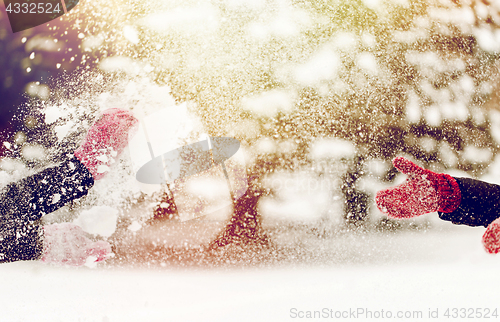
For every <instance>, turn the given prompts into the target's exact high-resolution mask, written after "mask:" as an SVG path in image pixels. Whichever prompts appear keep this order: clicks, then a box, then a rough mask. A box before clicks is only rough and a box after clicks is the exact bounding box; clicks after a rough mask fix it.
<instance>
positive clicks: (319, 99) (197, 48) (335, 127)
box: [0, 0, 500, 262]
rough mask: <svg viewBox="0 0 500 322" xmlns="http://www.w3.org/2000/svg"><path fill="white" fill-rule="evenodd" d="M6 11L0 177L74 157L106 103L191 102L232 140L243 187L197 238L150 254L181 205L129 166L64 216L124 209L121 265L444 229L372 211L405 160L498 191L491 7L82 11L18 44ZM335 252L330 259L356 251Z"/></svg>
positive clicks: (227, 4)
mask: <svg viewBox="0 0 500 322" xmlns="http://www.w3.org/2000/svg"><path fill="white" fill-rule="evenodd" d="M0 8H1V11H0V111H1V122H0V123H1V124H0V126H1V128H2V132H1V139H2V144H1V146H0V153H1V156H2V161H1V163H0V166H1V168H2V172H3V174H2V178H4V181H9V180H14V178H17V177H19V176H21V174H26V173H29V172H30V171H36V170H37V169H40V168H41V167H44V166H47V165H49V164H51V163H53V162H55V161H57V160H58V156H60V155H61V154H62V153H66V152H71V151H72V149H74V148H75V147H76V146H77V144H78V142H79V141H78V140H79V138H81V135H82V134H83V133H84V132H85V131H84V130H85V129H86V128H87V127H88V126H89V125H90V124H91V121H92V120H93V119H94V117H95V115H96V111H98V110H102V109H104V108H108V107H115V106H117V107H123V108H129V109H131V110H133V111H134V112H137V113H139V114H145V115H147V114H148V113H152V112H154V111H158V110H160V109H162V108H164V107H165V106H172V105H175V104H181V103H184V102H187V103H188V104H189V106H190V112H191V113H192V114H193V115H194V116H195V117H196V118H197V119H198V120H199V121H200V123H201V124H202V126H203V128H204V130H205V131H206V132H207V133H208V134H209V135H211V136H230V137H234V138H236V139H238V140H239V141H240V142H241V144H242V153H243V154H244V156H245V164H246V167H247V168H246V175H247V177H248V189H247V192H246V193H245V195H244V196H243V197H242V198H240V199H238V200H237V201H235V202H234V206H233V207H232V209H231V214H230V216H229V217H228V218H227V220H224V221H223V222H221V223H219V224H218V225H215V226H213V227H212V228H210V229H208V230H209V232H206V235H207V236H209V237H207V238H206V239H203V238H202V237H197V238H194V240H193V238H192V236H191V238H187V237H186V236H185V235H193V234H194V233H193V232H197V231H206V230H207V229H206V228H202V227H201V226H203V225H204V224H203V223H201V222H197V223H190V224H184V226H183V228H179V227H178V226H176V227H177V228H175V230H176V231H177V232H179V231H180V232H182V233H178V234H177V235H175V234H174V235H175V237H176V238H175V239H176V242H172V241H170V240H163V242H162V243H158V240H159V239H160V237H158V234H160V235H161V234H165V229H166V231H170V230H169V229H174V228H168V227H174V226H175V225H177V224H175V225H173V224H171V223H169V218H172V216H171V214H175V211H176V209H175V207H174V206H173V205H175V201H174V200H172V195H171V193H169V192H168V191H167V190H165V187H163V188H161V189H160V188H159V189H156V190H154V191H153V192H151V191H146V190H145V189H142V188H137V186H136V184H135V183H133V173H131V172H130V169H129V168H127V167H126V164H127V161H126V160H122V163H121V165H122V166H123V167H122V170H120V171H117V174H116V175H115V176H110V177H109V178H108V179H106V180H107V181H106V182H105V183H102V184H100V185H99V186H97V187H96V191H97V192H96V193H94V194H93V195H92V194H91V195H90V196H89V197H88V198H86V199H85V200H82V201H78V202H76V203H73V204H72V205H69V206H68V207H66V208H65V209H63V210H62V211H61V212H60V213H61V214H63V215H62V218H66V219H67V218H72V217H68V216H71V214H72V213H75V212H78V211H80V210H82V209H87V208H89V207H93V206H102V205H106V206H109V207H112V208H117V209H118V210H119V212H120V216H119V220H118V224H119V225H118V230H117V233H116V234H115V237H114V238H115V243H116V244H118V245H121V246H123V248H122V249H123V253H122V254H121V255H122V258H125V259H124V261H126V260H132V259H137V260H138V261H139V260H140V261H144V260H145V261H149V262H151V261H158V260H159V258H165V257H168V258H172V259H173V261H181V259H180V258H184V259H185V258H186V256H187V257H188V258H191V260H192V261H194V262H197V261H204V260H207V258H208V257H210V256H212V255H213V254H216V255H214V256H219V255H220V253H218V252H220V250H221V249H225V251H224V254H225V255H224V256H230V257H231V256H232V257H231V258H237V259H236V260H237V261H238V260H242V261H249V260H250V261H251V260H254V259H255V260H256V261H261V260H264V258H268V255H269V252H271V253H272V254H274V255H276V257H275V258H277V259H283V258H285V257H287V256H284V255H283V254H284V253H286V252H288V253H287V254H290V253H289V252H291V253H292V254H295V255H297V256H299V257H300V256H305V257H302V258H303V259H304V258H308V256H309V255H301V254H304V252H305V253H311V252H313V253H314V252H316V251H317V250H313V251H311V250H308V251H304V249H308V248H307V247H308V246H304V245H305V244H304V243H305V241H306V240H309V239H310V238H315V240H318V241H317V242H316V245H317V244H320V243H321V242H319V240H322V239H325V238H326V239H328V238H338V236H346V234H351V233H354V234H357V233H366V232H384V233H386V232H393V231H401V230H405V231H408V230H411V231H415V230H417V231H422V232H425V231H427V230H428V229H431V228H432V227H447V226H440V225H443V223H441V222H440V221H439V220H438V219H437V216H424V217H422V218H417V219H415V220H409V221H394V220H390V219H388V218H387V217H385V216H383V215H382V214H381V213H380V212H379V211H378V210H377V209H376V207H375V205H374V203H373V198H374V195H375V192H376V191H377V190H380V189H382V188H385V187H389V186H392V185H395V184H397V183H399V182H402V181H403V180H404V176H402V175H399V174H398V173H397V171H396V170H395V169H394V168H393V167H392V165H391V160H392V159H393V158H394V157H395V156H399V155H402V156H406V157H408V158H410V159H412V160H414V161H417V163H419V164H420V165H422V166H425V167H427V168H429V169H431V170H433V171H437V172H446V173H449V174H452V175H456V176H469V177H475V178H481V179H483V180H487V181H490V182H497V183H500V159H499V158H497V153H498V151H499V143H500V107H499V103H500V96H499V94H498V90H499V88H500V73H499V68H500V62H499V59H500V28H499V27H500V3H499V2H497V1H493V0H467V1H465V0H464V1H462V0H440V1H438V0H387V1H384V0H363V1H362V0H344V1H336V0H326V1H323V0H322V1H317V0H308V1H292V0H290V1H287V0H255V1H244V0H219V1H205V2H200V1H190V0H187V1H186V0H182V1H177V0H172V1H161V0H148V1H135V0H131V1H122V0H114V1H101V0H95V1H92V2H90V1H85V0H84V1H80V2H79V4H78V5H77V6H76V7H75V8H74V9H73V10H71V11H70V12H69V13H68V14H67V15H64V16H62V17H61V18H58V19H57V20H54V21H51V22H50V23H48V24H46V25H42V26H38V27H36V28H33V29H30V30H26V31H22V32H18V33H15V34H13V33H12V32H11V30H10V26H9V22H8V18H7V15H6V12H5V7H3V6H2V7H0ZM124 178H125V179H124ZM118 182H120V183H124V184H123V185H122V186H121V187H122V190H121V192H120V193H117V192H116V189H111V188H110V187H114V186H116V183H118ZM141 189H142V190H141ZM111 194H112V196H111ZM110 196H111V197H110ZM139 205H142V208H141V207H140V206H139ZM138 213H139V214H138ZM64 216H66V217H64ZM133 223H138V224H139V226H137V228H134V229H132V228H131V227H132V226H131V225H132V224H133ZM169 225H170V226H169ZM186 225H187V226H186ZM189 225H190V226H189ZM120 227H121V228H123V229H122V232H121V233H120ZM127 227H128V228H129V229H127ZM134 227H136V226H134ZM151 227H156V228H151ZM159 227H160V228H159ZM165 227H167V228H165ZM155 229H156V230H155ZM141 231H142V232H144V234H143V236H142V237H141V238H142V239H140V238H139V237H138V236H139V235H140V232H141ZM146 232H147V233H146ZM179 234H181V235H179ZM182 234H185V235H182ZM195 235H196V234H195ZM124 236H125V237H124ZM126 236H128V237H126ZM147 236H149V237H147ZM151 236H153V237H151ZM183 236H184V237H186V238H184V239H183ZM198 236H204V235H203V234H199V235H198ZM332 236H334V237H332ZM131 240H134V242H133V243H132V242H131ZM188 240H189V242H187V241H188ZM179 241H181V242H179ZM172 243H174V244H175V246H172V245H173V244H172ZM478 243H479V240H478ZM132 244H133V245H134V246H130V245H132ZM340 244H342V243H340ZM340 244H339V243H337V246H336V247H340V248H339V249H340V251H339V253H338V254H341V253H342V252H343V251H344V252H345V251H346V250H347V249H348V248H349V247H351V246H352V245H351V246H349V245H344V246H338V245H340ZM127 245H129V246H127ZM141 245H142V246H141ZM200 245H201V246H200ZM280 245H281V246H280ZM127 247H129V248H127ZM138 247H139V248H140V247H144V249H145V250H146V251H145V252H142V253H141V252H137V251H136V250H137V248H138ZM200 247H201V248H200ZM343 247H345V248H343ZM381 247H382V246H381ZM132 248H134V249H135V250H132ZM229 249H232V251H234V254H235V255H227V252H229V251H228V250H229ZM284 249H285V250H286V252H285V251H284ZM299 250H300V251H299ZM249 251H250V252H253V253H254V254H257V255H255V256H254V257H251V258H243V259H241V254H242V252H243V253H246V252H249ZM329 251H331V249H330V250H325V252H326V253H328V252H329ZM207 252H212V253H211V254H212V255H210V256H208V257H206V255H203V254H206V253H207ZM353 252H354V250H353ZM330 253H331V252H330ZM155 254H156V255H155ZM186 254H188V255H186ZM217 254H219V255H217ZM259 254H260V255H259ZM127 256H128V257H127ZM359 256H362V255H359ZM210 258H211V257H210Z"/></svg>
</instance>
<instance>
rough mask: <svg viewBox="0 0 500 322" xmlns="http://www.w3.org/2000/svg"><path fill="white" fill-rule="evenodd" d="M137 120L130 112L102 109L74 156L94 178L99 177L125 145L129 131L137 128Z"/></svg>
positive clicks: (104, 172)
mask: <svg viewBox="0 0 500 322" xmlns="http://www.w3.org/2000/svg"><path fill="white" fill-rule="evenodd" d="M138 123H139V122H138V120H137V119H136V118H135V117H134V116H133V115H132V113H131V112H129V111H125V110H121V109H117V108H112V109H108V110H106V111H104V112H103V113H102V115H101V117H100V118H99V119H98V120H97V121H96V122H95V123H94V124H93V125H92V126H91V127H90V129H89V130H88V132H87V135H86V136H85V138H84V139H83V142H82V144H81V145H80V147H79V148H78V149H76V151H75V152H74V155H75V157H77V158H78V160H80V162H82V163H83V164H84V165H85V167H86V168H87V169H88V170H89V171H90V173H91V174H92V176H93V178H94V180H98V179H101V178H102V177H103V176H104V175H105V174H106V172H107V171H108V170H109V166H110V165H111V164H112V163H113V162H115V160H114V159H115V158H116V157H117V156H118V155H119V154H120V153H121V152H122V151H123V149H124V148H125V147H126V146H127V144H128V140H129V133H131V132H132V131H133V129H135V128H137V126H138Z"/></svg>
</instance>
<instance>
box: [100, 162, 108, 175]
mask: <svg viewBox="0 0 500 322" xmlns="http://www.w3.org/2000/svg"><path fill="white" fill-rule="evenodd" d="M108 171H109V167H108V166H107V165H105V164H100V165H98V166H97V173H105V172H108Z"/></svg>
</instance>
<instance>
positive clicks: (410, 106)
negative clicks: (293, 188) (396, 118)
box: [406, 91, 422, 123]
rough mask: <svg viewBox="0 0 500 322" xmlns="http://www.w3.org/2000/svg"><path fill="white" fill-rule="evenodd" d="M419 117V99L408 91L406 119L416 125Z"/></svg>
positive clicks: (412, 92) (420, 112)
mask: <svg viewBox="0 0 500 322" xmlns="http://www.w3.org/2000/svg"><path fill="white" fill-rule="evenodd" d="M421 117H422V111H421V108H420V99H419V97H418V95H417V94H416V93H415V92H414V91H409V92H408V103H407V105H406V118H407V119H408V121H409V122H410V123H418V122H419V121H420V118H421Z"/></svg>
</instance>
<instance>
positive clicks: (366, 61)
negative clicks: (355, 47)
mask: <svg viewBox="0 0 500 322" xmlns="http://www.w3.org/2000/svg"><path fill="white" fill-rule="evenodd" d="M356 64H357V65H358V66H359V67H360V68H361V69H363V70H365V71H366V72H368V73H369V74H370V75H376V74H378V72H379V68H378V64H377V60H376V59H375V56H373V54H372V53H369V52H363V53H361V54H359V55H358V57H357V59H356Z"/></svg>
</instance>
